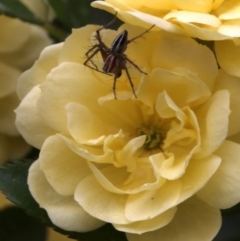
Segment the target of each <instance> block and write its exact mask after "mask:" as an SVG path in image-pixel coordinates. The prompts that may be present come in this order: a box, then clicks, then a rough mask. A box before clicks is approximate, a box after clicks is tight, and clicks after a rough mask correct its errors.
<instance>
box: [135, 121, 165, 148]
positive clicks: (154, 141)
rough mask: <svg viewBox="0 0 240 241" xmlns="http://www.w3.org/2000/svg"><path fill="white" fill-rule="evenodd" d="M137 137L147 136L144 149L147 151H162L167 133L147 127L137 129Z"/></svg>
mask: <svg viewBox="0 0 240 241" xmlns="http://www.w3.org/2000/svg"><path fill="white" fill-rule="evenodd" d="M137 135H138V136H142V135H146V140H145V143H144V144H143V147H144V148H145V149H147V150H151V149H155V148H159V149H161V146H162V144H163V143H164V140H165V137H166V131H163V130H160V129H157V128H156V127H154V126H145V125H142V126H141V127H139V128H137Z"/></svg>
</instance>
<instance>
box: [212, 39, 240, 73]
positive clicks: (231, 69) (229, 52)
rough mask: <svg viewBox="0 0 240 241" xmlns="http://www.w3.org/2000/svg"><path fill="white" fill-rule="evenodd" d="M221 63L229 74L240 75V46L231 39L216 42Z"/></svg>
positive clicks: (216, 49)
mask: <svg viewBox="0 0 240 241" xmlns="http://www.w3.org/2000/svg"><path fill="white" fill-rule="evenodd" d="M215 51H216V55H217V59H218V62H219V65H220V66H221V68H222V69H223V70H225V71H226V72H227V73H228V74H230V75H233V76H236V77H240V46H237V45H235V44H234V42H233V41H231V40H226V41H217V42H215Z"/></svg>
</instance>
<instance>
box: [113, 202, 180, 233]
mask: <svg viewBox="0 0 240 241" xmlns="http://www.w3.org/2000/svg"><path fill="white" fill-rule="evenodd" d="M176 211H177V208H176V207H174V208H171V209H169V210H167V211H166V212H164V213H162V214H161V215H158V216H156V217H155V218H151V219H148V220H145V221H139V222H134V223H129V224H113V226H114V227H115V228H116V229H117V230H119V231H122V232H127V233H134V234H142V233H145V232H149V231H153V230H156V229H159V228H162V227H164V226H166V225H167V224H169V222H171V221H172V219H173V218H174V215H175V213H176Z"/></svg>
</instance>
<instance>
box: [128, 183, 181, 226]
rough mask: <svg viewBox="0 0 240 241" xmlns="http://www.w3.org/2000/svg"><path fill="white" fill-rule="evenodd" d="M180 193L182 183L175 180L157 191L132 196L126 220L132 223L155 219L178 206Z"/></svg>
mask: <svg viewBox="0 0 240 241" xmlns="http://www.w3.org/2000/svg"><path fill="white" fill-rule="evenodd" d="M180 192H181V182H180V181H178V180H175V181H167V182H166V183H165V184H164V185H163V186H162V187H160V188H158V189H156V190H147V191H145V192H140V193H136V194H131V195H129V197H128V199H127V203H126V209H125V215H126V218H127V219H128V220H130V221H132V222H136V221H142V220H148V219H152V218H155V217H156V216H158V215H160V214H162V213H164V212H165V211H167V210H168V209H170V208H172V207H174V206H175V205H176V202H177V200H178V199H179V196H180ZM143 210H144V211H143Z"/></svg>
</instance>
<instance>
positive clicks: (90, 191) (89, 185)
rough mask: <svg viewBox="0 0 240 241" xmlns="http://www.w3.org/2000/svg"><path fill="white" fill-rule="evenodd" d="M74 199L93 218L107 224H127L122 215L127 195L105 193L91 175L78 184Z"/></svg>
mask: <svg viewBox="0 0 240 241" xmlns="http://www.w3.org/2000/svg"><path fill="white" fill-rule="evenodd" d="M74 198H75V200H76V201H77V202H78V203H79V204H80V205H81V206H82V207H83V209H84V210H85V211H86V212H87V213H89V214H90V215H92V216H93V217H96V218H98V219H100V220H103V221H105V222H109V223H119V224H126V223H129V221H128V220H127V219H126V217H125V215H124V209H125V202H126V198H127V195H121V196H119V194H115V193H111V192H109V191H107V190H106V189H105V188H103V187H102V186H101V185H100V184H99V182H98V181H97V180H96V179H95V177H94V176H93V175H91V176H88V177H86V178H85V179H84V180H82V181H81V182H80V183H79V185H78V186H77V188H76V191H75V195H74Z"/></svg>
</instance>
